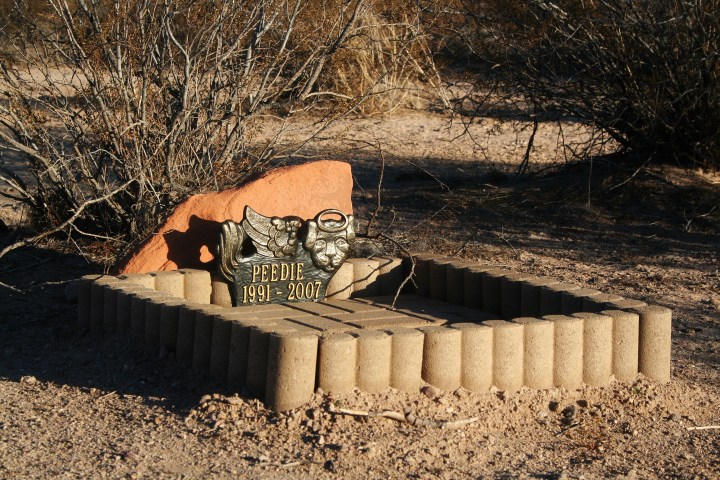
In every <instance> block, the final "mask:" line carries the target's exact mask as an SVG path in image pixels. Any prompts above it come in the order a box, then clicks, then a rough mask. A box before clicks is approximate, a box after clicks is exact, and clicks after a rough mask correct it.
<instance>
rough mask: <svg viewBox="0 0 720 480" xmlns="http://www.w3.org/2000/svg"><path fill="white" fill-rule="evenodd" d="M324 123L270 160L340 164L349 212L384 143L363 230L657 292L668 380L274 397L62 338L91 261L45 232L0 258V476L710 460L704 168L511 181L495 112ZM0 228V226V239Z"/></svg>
mask: <svg viewBox="0 0 720 480" xmlns="http://www.w3.org/2000/svg"><path fill="white" fill-rule="evenodd" d="M333 128H334V129H335V130H331V131H328V132H324V137H321V138H318V139H317V141H315V142H313V143H312V144H307V145H305V146H304V147H303V148H302V149H301V150H299V152H298V153H296V154H295V155H294V156H293V158H290V159H288V162H294V161H301V160H302V159H303V158H304V156H305V155H311V156H312V155H321V156H323V157H326V158H337V159H344V160H347V161H350V162H351V163H352V164H353V170H354V174H355V177H356V189H355V192H354V202H355V205H356V214H357V216H358V217H359V218H361V219H365V220H367V219H369V218H370V216H371V215H372V213H373V212H374V211H375V210H376V207H377V183H378V180H379V178H380V176H381V175H380V173H381V169H380V163H381V162H380V161H379V159H380V158H381V156H382V157H384V159H385V169H384V171H382V174H383V175H382V180H383V183H382V185H383V189H382V191H381V192H382V197H381V202H380V208H379V212H380V213H379V216H378V218H377V221H376V222H375V224H374V225H375V228H374V229H373V231H371V232H370V234H372V233H374V232H376V231H377V230H379V229H387V232H388V233H389V234H391V235H392V236H393V237H394V238H396V239H397V240H398V241H399V242H401V243H402V244H403V245H405V246H407V247H408V248H411V249H414V250H428V251H432V252H437V253H441V254H449V255H455V256H458V257H463V258H471V259H480V260H483V261H488V262H492V263H495V264H498V265H503V266H506V267H509V268H512V269H516V270H519V271H522V272H531V273H533V274H540V275H552V276H555V277H557V278H560V279H562V280H564V281H569V282H574V283H577V284H579V285H581V286H584V287H591V288H597V289H600V290H603V291H606V292H611V293H617V294H620V295H623V296H626V297H630V298H637V299H641V300H644V301H648V302H652V303H659V304H662V305H666V306H669V307H671V308H673V310H674V327H673V380H672V382H670V383H669V384H666V385H660V384H655V383H652V382H648V381H647V380H646V379H643V378H639V379H638V380H637V381H636V382H635V383H633V384H620V383H613V384H612V385H610V386H609V387H607V388H589V387H587V388H583V389H580V390H577V391H566V390H563V389H551V390H546V391H531V390H523V391H521V392H519V393H512V394H508V393H504V392H497V391H494V392H488V393H471V392H467V391H465V390H463V389H460V390H457V391H454V392H438V391H433V390H432V389H430V390H427V389H426V390H424V391H422V392H421V391H418V392H415V393H410V394H407V393H400V392H396V391H393V390H388V391H386V392H384V393H381V394H376V395H369V394H364V393H361V392H357V393H356V394H353V395H348V396H344V397H339V398H332V397H329V396H328V395H325V394H323V393H322V392H318V393H317V394H316V396H315V398H314V400H313V401H312V402H311V403H310V404H309V405H307V406H306V407H304V408H300V409H298V410H296V411H292V412H288V413H286V414H275V413H273V412H269V411H266V410H265V409H264V408H263V406H262V404H261V403H259V402H258V401H257V400H254V399H250V398H245V397H242V396H237V395H236V393H237V392H232V391H228V390H226V389H225V388H224V387H223V386H222V385H216V384H213V383H211V382H210V381H209V380H207V379H204V378H201V377H199V376H196V375H194V374H192V373H189V372H185V371H181V370H179V369H178V368H177V367H176V366H175V364H174V362H173V361H172V358H169V359H157V358H147V357H145V356H143V355H142V353H141V352H140V350H139V349H138V347H137V346H134V345H132V344H130V343H128V342H127V341H126V339H123V338H105V339H102V340H96V339H92V338H90V337H89V336H83V335H79V334H78V332H77V331H76V330H75V328H74V319H75V308H76V306H75V304H74V303H73V302H72V301H70V300H68V299H67V298H66V296H65V293H64V292H65V286H66V282H67V281H68V280H71V279H72V278H77V277H78V276H79V275H82V274H85V273H89V272H97V271H99V270H100V269H101V267H100V266H98V265H97V264H94V263H92V261H91V259H89V258H83V257H82V256H81V255H79V254H77V253H74V251H73V249H72V245H70V244H65V243H63V242H62V241H60V240H58V241H56V243H55V244H53V245H52V247H53V248H46V247H43V248H35V249H28V250H24V251H22V252H17V253H14V254H13V255H11V256H10V257H8V258H7V259H6V261H5V262H4V265H2V266H0V281H2V282H5V283H8V284H12V285H15V286H17V287H18V288H21V289H22V290H24V291H25V292H26V293H24V294H16V293H12V292H10V291H8V290H2V291H0V302H2V305H3V306H2V315H1V316H0V405H2V406H1V407H0V477H1V478H47V477H52V478H66V477H68V478H89V477H92V478H96V477H97V478H105V477H109V478H238V477H241V478H244V477H251V478H358V479H359V478H448V479H449V478H458V477H473V478H587V479H589V478H659V477H672V478H688V479H691V478H708V479H710V478H718V477H720V429H717V428H711V427H717V426H718V425H720V404H719V403H718V402H717V398H718V396H719V394H720V372H719V369H718V364H719V363H720V347H718V345H719V344H718V340H720V329H719V326H720V271H719V269H720V260H719V258H718V252H719V251H720V212H718V211H717V208H715V206H716V205H718V203H720V202H719V201H720V194H719V192H720V188H719V187H718V185H719V184H720V181H719V178H718V176H717V175H711V174H708V173H704V172H699V171H697V172H695V171H689V172H688V171H681V170H678V169H675V168H673V167H653V168H648V169H644V170H641V171H638V172H635V171H634V170H633V169H626V168H624V167H622V166H618V165H614V164H611V163H609V162H600V161H598V162H596V163H595V164H594V165H593V166H592V169H591V168H589V166H588V165H582V166H573V165H570V166H565V167H564V168H562V169H561V170H560V171H558V172H556V173H554V174H553V175H549V176H548V175H533V176H530V177H525V178H522V179H515V178H514V172H515V171H516V170H517V167H518V165H519V163H520V161H521V160H522V158H523V155H524V153H525V148H526V143H525V142H526V140H527V138H528V136H529V134H530V131H529V130H527V129H525V130H523V131H521V132H520V133H517V132H516V131H515V130H516V129H515V128H513V125H512V124H510V123H508V122H501V121H498V120H490V119H488V120H485V121H483V122H476V123H474V124H473V125H471V126H470V129H471V133H473V134H474V135H475V138H476V139H480V140H478V143H479V146H478V145H476V144H475V143H473V142H471V141H470V140H469V137H459V138H457V139H455V140H453V139H454V138H456V137H457V136H458V134H459V133H462V131H463V129H464V127H463V126H462V125H461V124H460V123H458V122H457V121H456V122H455V123H454V124H451V123H449V119H448V118H447V117H444V116H442V115H439V114H428V113H423V112H401V113H399V114H395V115H393V116H389V117H371V118H366V119H361V120H355V121H348V122H346V123H343V124H339V125H336V126H334V127H333ZM568 132H573V135H574V136H572V135H569V133H568ZM563 133H564V134H565V136H566V138H565V140H564V142H563V141H561V142H560V143H558V138H559V137H558V135H559V130H558V128H557V126H552V125H549V124H548V125H542V126H541V129H540V130H539V132H538V134H537V137H536V144H535V149H534V150H533V151H532V152H531V153H532V155H531V165H530V166H531V170H532V171H541V170H543V169H546V168H549V167H553V168H554V167H558V166H562V165H564V163H565V155H564V152H563V148H562V147H561V145H563V144H567V143H569V140H568V138H579V136H582V135H583V132H582V129H578V127H575V126H572V125H567V126H565V127H564V128H563ZM378 145H379V146H380V149H378ZM381 152H382V153H381ZM633 173H635V176H633V177H632V180H631V181H627V182H626V181H625V180H627V178H629V177H630V175H632V174H633ZM623 182H625V183H623ZM2 215H3V219H4V221H5V219H6V218H8V217H7V216H8V215H10V213H9V209H7V208H6V209H3V210H2ZM7 223H11V222H10V221H9V220H8V221H7ZM13 235H15V234H14V232H13V231H5V232H3V233H2V241H3V242H8V241H9V240H10V239H11V238H12V236H13ZM390 249H392V246H390V245H377V244H374V243H372V242H370V241H365V242H362V244H361V245H359V246H358V251H359V252H360V253H372V252H373V251H388V250H390ZM75 252H76V251H75ZM331 404H332V405H334V406H335V407H336V408H345V409H354V410H364V411H383V410H392V411H398V412H402V411H403V410H404V409H406V408H409V409H411V410H412V411H413V413H414V414H415V415H417V416H418V417H422V418H425V419H433V420H438V421H445V420H447V421H456V420H463V419H469V418H474V417H477V421H476V422H474V423H471V424H467V425H462V426H460V427H459V428H456V429H440V428H435V427H417V426H412V425H408V424H404V423H399V422H396V421H394V420H391V419H387V418H377V417H375V418H357V417H352V416H346V415H338V414H335V413H333V412H332V411H331V410H332V408H331ZM705 427H710V428H705Z"/></svg>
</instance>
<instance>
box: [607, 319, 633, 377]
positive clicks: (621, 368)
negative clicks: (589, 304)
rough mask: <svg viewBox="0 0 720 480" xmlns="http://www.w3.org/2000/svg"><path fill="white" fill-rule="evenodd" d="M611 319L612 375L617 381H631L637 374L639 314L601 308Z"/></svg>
mask: <svg viewBox="0 0 720 480" xmlns="http://www.w3.org/2000/svg"><path fill="white" fill-rule="evenodd" d="M600 314H601V315H607V316H608V317H612V319H613V349H612V351H613V354H612V355H613V360H612V370H613V375H615V378H616V379H617V380H618V381H621V382H632V381H633V380H635V378H636V377H637V374H638V355H639V348H638V347H639V342H640V316H639V315H638V314H637V313H632V312H625V311H622V310H603V311H602V312H600Z"/></svg>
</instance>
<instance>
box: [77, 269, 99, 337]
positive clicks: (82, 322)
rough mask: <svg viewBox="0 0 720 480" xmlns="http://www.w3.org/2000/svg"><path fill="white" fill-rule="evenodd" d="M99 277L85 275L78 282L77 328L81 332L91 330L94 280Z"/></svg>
mask: <svg viewBox="0 0 720 480" xmlns="http://www.w3.org/2000/svg"><path fill="white" fill-rule="evenodd" d="M96 278H97V275H85V276H83V277H82V278H80V280H78V318H77V327H78V330H80V331H81V332H84V331H87V330H89V329H90V309H91V307H90V304H91V294H90V290H91V288H92V283H93V280H95V279H96Z"/></svg>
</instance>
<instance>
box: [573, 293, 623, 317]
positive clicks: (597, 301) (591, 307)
mask: <svg viewBox="0 0 720 480" xmlns="http://www.w3.org/2000/svg"><path fill="white" fill-rule="evenodd" d="M620 300H623V297H621V296H620V295H613V294H612V293H601V294H600V295H595V296H594V297H586V298H583V311H584V312H592V313H595V312H599V311H600V310H605V309H607V306H606V305H607V303H609V302H617V301H620Z"/></svg>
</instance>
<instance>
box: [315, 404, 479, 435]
mask: <svg viewBox="0 0 720 480" xmlns="http://www.w3.org/2000/svg"><path fill="white" fill-rule="evenodd" d="M328 411H329V412H330V413H334V414H336V415H351V416H353V417H366V418H373V417H382V418H389V419H391V420H395V421H397V422H400V423H409V424H410V425H413V426H415V427H435V428H440V429H444V430H453V429H456V428H460V427H464V426H465V425H469V424H471V423H475V422H477V421H478V420H480V417H472V418H467V419H463V420H452V421H450V420H431V419H427V418H419V417H416V416H415V415H414V414H413V413H412V411H411V410H410V409H409V408H406V409H405V411H404V412H403V413H400V412H394V411H392V410H383V411H381V412H372V411H365V410H350V409H347V408H337V407H336V406H335V405H334V404H332V403H331V404H330V406H329V407H328Z"/></svg>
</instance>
